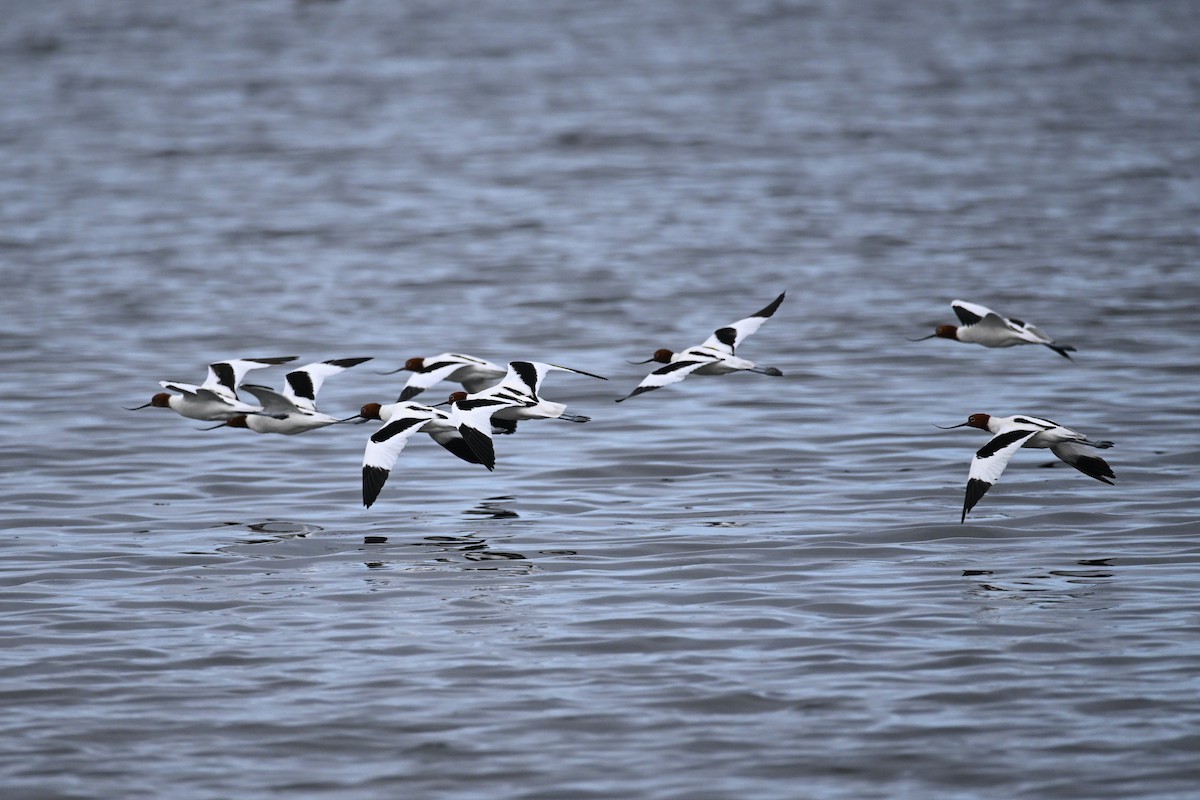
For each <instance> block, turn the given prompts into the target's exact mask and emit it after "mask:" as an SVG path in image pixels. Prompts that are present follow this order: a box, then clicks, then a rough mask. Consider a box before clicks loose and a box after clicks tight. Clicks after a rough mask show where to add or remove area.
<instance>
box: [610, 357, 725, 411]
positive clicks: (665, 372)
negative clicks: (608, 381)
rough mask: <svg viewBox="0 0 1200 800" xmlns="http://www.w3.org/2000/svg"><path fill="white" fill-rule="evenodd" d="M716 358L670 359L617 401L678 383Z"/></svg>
mask: <svg viewBox="0 0 1200 800" xmlns="http://www.w3.org/2000/svg"><path fill="white" fill-rule="evenodd" d="M716 360H717V359H716V358H711V359H687V360H683V361H672V362H671V363H670V364H665V365H663V366H661V367H659V368H658V369H656V370H654V372H651V373H650V374H649V375H647V376H646V377H645V378H642V382H641V383H639V384H638V385H637V388H636V389H634V390H633V391H632V392H630V393H629V394H627V395H626V396H625V397H622V398H619V399H618V400H617V402H618V403H619V402H621V401H622V400H628V399H629V398H630V397H635V396H636V395H639V394H642V393H643V392H650V391H653V390H655V389H661V388H662V387H664V386H670V385H671V384H672V383H679V382H680V381H682V380H683V379H684V378H686V377H687V376H688V375H691V374H692V373H693V372H695V371H696V370H698V369H700V368H701V367H703V366H704V365H705V364H711V363H713V362H714V361H716Z"/></svg>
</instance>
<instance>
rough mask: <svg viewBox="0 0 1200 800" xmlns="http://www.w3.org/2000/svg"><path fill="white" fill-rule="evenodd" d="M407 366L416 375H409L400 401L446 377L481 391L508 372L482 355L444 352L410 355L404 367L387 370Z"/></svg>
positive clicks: (412, 396) (470, 390)
mask: <svg viewBox="0 0 1200 800" xmlns="http://www.w3.org/2000/svg"><path fill="white" fill-rule="evenodd" d="M404 370H408V371H409V372H412V375H410V376H408V380H407V381H406V382H405V383H404V388H403V389H402V390H401V391H400V397H399V398H398V399H399V400H400V401H404V400H411V399H412V398H414V397H416V396H417V395H419V394H420V393H421V392H423V391H425V390H426V389H428V388H430V387H432V386H434V385H436V384H438V383H440V382H442V381H455V382H457V383H460V384H462V387H463V389H465V390H466V391H468V392H479V391H482V390H484V389H486V388H488V387H490V386H495V385H496V384H497V383H499V382H500V381H501V380H503V379H504V375H505V372H506V371H505V369H504V367H501V366H498V365H496V364H493V363H492V362H490V361H486V360H484V359H482V358H476V357H475V356H469V355H464V354H463V353H441V354H439V355H436V356H423V357H417V358H410V359H408V360H407V361H405V362H404V366H403V367H401V368H400V369H397V370H393V371H392V372H387V373H384V374H385V375H391V374H394V373H396V372H403V371H404Z"/></svg>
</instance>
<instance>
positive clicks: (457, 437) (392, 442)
mask: <svg viewBox="0 0 1200 800" xmlns="http://www.w3.org/2000/svg"><path fill="white" fill-rule="evenodd" d="M359 416H360V417H362V419H363V421H364V422H365V421H367V420H371V419H377V420H380V421H382V422H383V425H381V426H380V427H379V429H378V430H376V431H375V433H373V434H371V437H370V438H369V439H368V440H367V446H366V449H365V450H364V451H363V463H362V497H363V505H364V506H366V507H367V508H370V507H371V505H372V504H373V503H374V502H375V500H376V499H377V498H378V497H379V493H380V492H381V491H383V485H384V484H385V483H387V479H388V476H389V475H390V474H391V471H392V468H393V467H394V466H395V465H396V460H397V459H398V458H399V457H400V453H401V452H402V451H403V450H404V447H405V445H407V444H408V441H409V439H411V438H412V437H413V435H414V434H416V433H427V434H429V437H430V438H431V439H433V440H434V441H435V442H437V443H438V444H440V445H441V446H442V447H444V448H445V449H446V450H449V451H450V452H451V453H453V454H454V455H456V456H458V457H459V458H461V459H462V460H463V461H466V462H468V463H470V464H478V463H480V461H479V459H478V458H477V457H476V456H475V453H474V452H473V451H472V450H471V448H470V447H468V446H467V443H466V442H465V441H464V440H463V437H462V434H461V433H459V431H458V428H457V427H455V425H454V424H453V423H452V422H451V421H450V415H449V414H448V413H446V412H445V411H442V410H441V409H440V408H434V407H432V406H427V405H423V404H421V403H414V402H411V401H402V402H399V403H387V404H382V405H381V404H379V403H367V404H366V405H364V406H363V407H362V409H361V410H360V411H359Z"/></svg>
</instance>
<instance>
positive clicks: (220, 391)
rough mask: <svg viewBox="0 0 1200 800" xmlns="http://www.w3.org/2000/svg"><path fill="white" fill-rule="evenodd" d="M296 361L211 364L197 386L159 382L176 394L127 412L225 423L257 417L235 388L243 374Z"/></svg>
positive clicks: (241, 360)
mask: <svg viewBox="0 0 1200 800" xmlns="http://www.w3.org/2000/svg"><path fill="white" fill-rule="evenodd" d="M295 360H296V356H279V357H275V358H235V359H230V360H228V361H214V362H213V363H211V364H209V365H208V375H207V376H206V377H205V379H204V383H202V384H200V385H199V386H196V385H194V384H191V383H181V382H179V381H159V382H158V385H159V386H162V387H163V388H164V389H170V390H171V391H175V392H179V394H170V393H169V392H159V393H158V394H156V395H154V396H153V397H152V398H150V402H149V403H146V404H144V405H140V406H137V408H131V409H129V410H130V411H137V410H138V409H142V408H148V407H151V406H153V407H154V408H169V409H171V410H172V411H174V412H175V413H177V414H179V415H180V416H184V417H188V418H189V419H199V420H204V421H207V422H216V421H224V420H228V419H230V418H232V417H235V416H237V415H238V414H259V413H262V412H261V409H259V408H258V407H256V406H252V405H250V404H248V403H243V402H242V401H241V399H239V398H238V395H237V389H238V386H240V385H241V383H242V380H243V379H244V378H245V377H246V373H248V372H250V371H251V370H255V369H263V368H264V367H271V366H275V365H277V364H286V363H287V362H289V361H295Z"/></svg>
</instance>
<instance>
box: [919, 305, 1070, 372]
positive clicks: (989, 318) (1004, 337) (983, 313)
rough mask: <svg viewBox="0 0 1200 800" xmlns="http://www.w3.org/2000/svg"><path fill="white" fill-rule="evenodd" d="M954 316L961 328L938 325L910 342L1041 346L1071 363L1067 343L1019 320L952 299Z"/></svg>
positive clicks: (989, 345) (990, 345) (988, 345)
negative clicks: (926, 340)
mask: <svg viewBox="0 0 1200 800" xmlns="http://www.w3.org/2000/svg"><path fill="white" fill-rule="evenodd" d="M950 308H952V309H954V315H955V316H956V317H958V321H959V322H960V323H961V324H960V325H938V326H937V328H936V329H935V330H934V332H933V333H931V334H930V335H929V336H924V337H922V338H920V339H913V340H912V341H914V342H921V341H924V340H925V339H933V338H939V339H952V340H954V341H956V342H967V343H968V344H979V345H983V346H984V347H1016V346H1017V345H1020V344H1040V345H1043V346H1045V347H1048V348H1050V349H1051V350H1053V351H1054V352H1056V353H1058V354H1059V355H1060V356H1062V357H1063V358H1065V359H1067V360H1070V359H1071V356H1069V355H1068V354H1067V353H1068V351H1069V352H1074V351H1075V348H1074V347H1072V346H1070V345H1067V344H1058V343H1056V342H1055V341H1054V340H1053V339H1051V338H1050V337H1049V336H1047V335H1046V334H1045V333H1044V332H1042V331H1041V330H1040V329H1038V328H1037V327H1036V326H1034V325H1031V324H1029V323H1028V322H1023V321H1022V320H1019V319H1015V318H1011V317H1003V316H1001V315H999V314H997V313H996V312H995V311H992V310H991V309H990V308H987V307H986V306H981V305H979V304H978V303H968V302H967V301H966V300H955V301H953V302H952V303H950Z"/></svg>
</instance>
